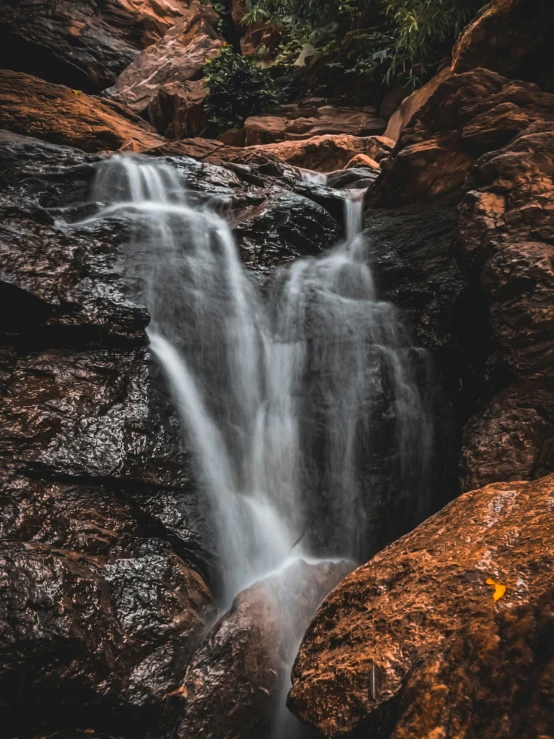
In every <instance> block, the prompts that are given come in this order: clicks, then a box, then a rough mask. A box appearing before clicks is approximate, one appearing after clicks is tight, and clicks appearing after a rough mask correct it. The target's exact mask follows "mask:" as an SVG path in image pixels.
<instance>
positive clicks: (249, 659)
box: [177, 560, 351, 739]
mask: <svg viewBox="0 0 554 739" xmlns="http://www.w3.org/2000/svg"><path fill="white" fill-rule="evenodd" d="M350 569H351V568H350V567H349V566H348V564H346V563H344V562H343V563H336V564H335V563H332V562H322V563H319V564H315V565H309V564H307V563H306V562H304V561H302V560H298V561H296V562H294V563H293V564H291V565H289V566H288V567H287V568H285V569H284V570H283V572H281V573H279V574H276V575H273V576H271V577H269V578H267V579H266V580H262V581H260V582H259V583H256V584H255V585H252V587H250V588H248V589H247V590H245V591H243V592H242V593H240V595H238V596H237V597H236V598H235V600H234V602H233V605H232V607H231V609H230V610H229V611H228V612H227V613H226V614H225V615H224V616H223V617H222V618H221V619H220V621H219V622H218V623H217V624H216V625H215V626H214V628H213V629H212V631H211V632H210V633H209V634H208V636H207V637H206V639H205V641H204V642H203V643H202V644H201V645H200V647H199V648H198V650H197V651H196V653H195V654H194V656H193V657H192V660H191V663H190V665H189V667H188V670H187V674H186V676H185V679H184V682H183V685H182V687H181V688H180V691H179V692H180V694H181V696H182V698H183V701H184V706H183V711H182V721H181V724H180V728H179V730H178V732H177V737H182V739H188V737H192V736H198V737H200V736H201V737H205V738H206V739H256V737H259V736H261V735H264V731H265V732H268V731H270V729H271V721H272V719H273V718H274V716H275V713H276V707H277V702H278V700H279V699H280V698H281V699H282V698H283V688H284V687H287V686H288V677H289V675H288V673H289V671H290V666H291V662H292V659H293V657H294V653H295V651H296V648H297V645H298V642H299V640H300V639H301V638H302V635H303V634H304V631H305V630H306V627H307V626H308V624H309V622H310V619H311V617H312V615H313V613H314V611H315V610H316V608H317V607H318V605H319V604H320V603H321V601H322V600H323V598H324V597H325V596H326V595H327V593H328V592H329V591H330V590H331V589H332V588H333V587H334V586H335V585H336V584H337V583H338V582H339V581H340V580H342V578H343V577H344V576H345V575H346V573H347V572H348V571H349V570H350ZM283 708H284V706H283Z"/></svg>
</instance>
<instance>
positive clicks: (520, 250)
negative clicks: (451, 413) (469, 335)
mask: <svg viewBox="0 0 554 739" xmlns="http://www.w3.org/2000/svg"><path fill="white" fill-rule="evenodd" d="M553 173H554V124H552V123H547V124H540V125H539V124H537V125H535V126H531V127H530V128H529V129H527V130H526V131H524V132H523V133H522V134H521V135H520V136H518V137H517V138H516V139H515V140H514V141H513V142H511V143H510V144H508V145H507V146H506V147H504V148H502V149H500V150H499V151H496V152H494V153H490V154H487V155H486V156H484V157H482V158H481V159H480V160H479V161H478V162H477V163H476V165H475V167H474V168H473V170H472V171H471V174H470V177H469V179H468V183H467V186H468V188H470V189H469V192H468V193H467V195H466V196H465V198H464V200H463V201H462V205H461V207H460V215H459V225H458V238H457V253H458V256H459V258H460V260H461V262H462V264H463V266H464V268H465V269H466V270H467V272H468V274H469V276H470V279H471V280H472V281H474V282H475V283H477V284H478V286H479V289H480V290H481V291H482V295H483V297H484V302H485V304H486V306H487V312H486V314H484V315H483V319H484V320H488V322H489V325H490V333H491V340H492V350H493V351H492V352H491V356H490V359H489V362H488V363H489V367H488V372H489V374H492V375H496V376H499V377H501V378H503V384H504V385H506V384H507V385H508V387H507V388H506V389H504V390H503V391H502V393H501V394H500V395H499V396H497V397H495V398H494V400H493V401H492V403H491V404H490V405H488V406H486V407H485V408H484V409H483V410H482V411H481V412H480V413H479V414H477V415H476V416H475V417H474V418H473V419H472V421H471V422H470V425H469V426H468V428H467V429H466V432H465V441H464V447H463V452H462V454H463V468H464V475H465V480H464V485H465V487H466V489H467V488H468V487H472V486H475V485H481V484H484V483H486V482H491V481H492V480H513V479H518V478H519V479H520V478H522V477H523V478H533V477H536V476H538V475H540V474H545V473H546V472H548V471H552V470H554V413H553V411H554V386H553V380H552V377H551V368H552V362H553V359H554V309H553V296H554V271H553V268H552V255H553V247H552V234H554V209H553V207H552V204H551V199H552V197H551V194H552V175H553Z"/></svg>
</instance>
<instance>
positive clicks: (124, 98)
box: [107, 2, 223, 114]
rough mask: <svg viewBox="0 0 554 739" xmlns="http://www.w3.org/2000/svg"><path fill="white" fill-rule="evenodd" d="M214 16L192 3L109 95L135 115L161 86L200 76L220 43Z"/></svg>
mask: <svg viewBox="0 0 554 739" xmlns="http://www.w3.org/2000/svg"><path fill="white" fill-rule="evenodd" d="M217 20H218V16H217V13H215V11H214V10H213V9H212V8H211V7H210V6H209V5H201V4H200V3H198V2H192V3H191V5H190V7H189V9H188V11H187V13H186V15H184V16H183V17H182V18H181V19H180V20H179V21H177V23H175V25H174V26H173V27H172V28H171V29H170V30H169V31H168V32H167V33H166V34H165V36H164V37H163V38H162V39H161V40H160V41H159V42H158V43H157V44H154V45H153V46H150V47H149V48H147V49H145V50H144V51H143V52H142V53H141V54H139V56H138V57H137V58H136V59H135V60H134V61H133V62H132V64H130V65H129V66H128V67H127V69H125V71H124V72H123V73H122V74H121V75H120V76H119V77H118V78H117V80H116V82H115V85H114V86H113V87H112V88H110V89H109V90H108V93H107V94H108V95H109V96H110V97H111V98H112V99H113V100H116V101H117V102H120V103H123V104H125V105H126V106H127V107H128V108H130V109H131V110H132V111H134V112H135V113H141V114H144V113H145V112H146V111H147V110H148V107H149V105H150V104H151V103H153V101H155V100H156V98H157V96H158V94H159V93H160V90H162V88H164V86H166V85H169V84H172V85H173V89H174V87H175V84H176V83H179V84H184V83H187V82H190V81H194V80H198V79H200V78H201V77H202V75H203V68H204V65H205V64H206V62H207V61H208V60H209V59H211V58H213V57H214V56H215V55H216V54H217V52H218V51H219V49H220V48H221V46H222V44H223V39H222V37H221V36H220V35H219V33H217V31H216V30H214V27H216V26H217Z"/></svg>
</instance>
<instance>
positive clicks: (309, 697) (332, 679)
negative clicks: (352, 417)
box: [289, 476, 554, 739]
mask: <svg viewBox="0 0 554 739" xmlns="http://www.w3.org/2000/svg"><path fill="white" fill-rule="evenodd" d="M553 493H554V477H552V476H551V477H547V478H544V479H542V480H540V481H537V482H533V483H521V482H519V483H500V484H496V485H490V486H488V487H486V488H483V489H481V490H476V491H473V492H470V493H466V494H465V495H463V496H461V497H460V498H457V499H456V500H455V501H453V502H452V503H451V504H450V505H448V506H447V507H446V508H445V509H444V510H442V511H441V512H440V513H438V514H436V515H435V516H433V517H432V518H430V519H429V520H428V521H426V522H425V523H423V524H422V525H420V526H419V527H418V528H417V529H416V530H415V531H414V532H412V533H411V534H408V535H407V536H405V537H403V538H402V539H400V540H399V541H397V542H395V543H394V544H392V545H391V546H390V547H388V548H387V549H385V550H384V551H383V552H381V553H380V554H378V555H377V556H375V557H374V558H373V559H372V560H370V562H368V563H367V564H366V565H364V566H362V567H360V568H359V569H358V570H356V571H355V572H354V573H352V574H351V575H349V576H348V577H347V578H346V579H345V580H344V581H343V582H342V583H341V584H340V585H339V586H338V587H337V588H335V590H334V591H333V592H332V593H331V595H330V596H329V597H328V598H327V599H326V600H325V602H324V603H323V605H322V606H321V608H320V609H319V611H318V612H317V614H316V616H315V618H314V619H313V621H312V623H311V625H310V626H309V628H308V631H307V632H306V636H305V638H304V641H303V643H302V646H301V648H300V652H299V654H298V657H297V660H296V663H295V666H294V669H293V687H292V690H291V693H290V696H289V701H290V705H291V707H292V708H293V710H294V712H295V713H296V714H297V715H298V716H299V717H300V718H301V719H302V720H303V721H306V722H307V723H309V724H310V725H311V726H313V727H315V728H316V729H317V730H318V731H319V732H321V733H322V734H323V736H325V737H340V736H352V735H354V732H358V733H359V734H360V735H362V734H363V735H365V736H368V735H373V733H376V734H377V733H378V732H381V733H382V734H383V735H386V736H394V737H398V739H399V738H400V737H402V739H404V738H405V737H408V736H409V737H413V736H423V735H425V736H435V735H436V736H443V735H444V736H446V735H449V734H448V732H450V731H451V730H452V727H453V726H464V727H468V728H469V727H472V728H473V731H468V733H467V736H468V737H472V739H474V738H475V739H477V737H479V738H481V737H482V736H487V737H497V736H506V737H512V736H538V735H539V734H541V729H542V727H544V726H545V725H546V726H552V723H553V721H554V713H553V711H552V709H553V705H552V701H551V700H547V701H543V703H542V708H539V704H538V701H539V700H540V699H539V696H540V691H541V688H542V686H544V685H545V683H544V682H543V680H544V679H545V678H546V674H545V673H544V672H542V671H541V668H540V667H539V666H540V665H541V664H544V661H543V660H545V659H546V657H547V655H546V654H545V653H544V646H543V644H549V642H548V641H546V642H543V643H541V639H540V638H536V637H535V634H538V633H540V634H543V635H544V637H546V638H548V636H549V630H551V617H550V624H549V613H551V605H549V604H550V603H551V601H550V596H547V595H546V593H548V591H550V590H551V589H552V587H553V574H552V573H553V572H554V568H553V565H554V554H553V552H552V547H551V544H550V542H551V539H552V536H553V535H554V517H553V516H552V510H551V509H552V495H553ZM487 580H491V581H494V582H495V583H499V584H500V585H503V586H506V589H505V592H504V594H503V597H501V598H500V599H498V600H497V601H495V600H493V594H494V593H496V592H497V588H496V587H495V586H494V585H491V584H489V583H487ZM498 594H502V590H500V591H499V593H498ZM543 596H544V598H545V600H544V601H543V600H542V598H543ZM545 608H546V609H547V610H544V609H545ZM549 608H550V611H549V610H548V609H549ZM520 609H523V610H520ZM525 614H529V618H527V619H526V618H522V617H524V616H525ZM531 614H532V615H531ZM541 614H542V615H541ZM530 618H531V619H533V620H531V621H530ZM517 623H519V624H520V627H518V626H516V624H517ZM511 624H513V625H514V626H513V628H512V627H511ZM534 624H536V625H537V626H536V627H535V626H534ZM518 633H520V634H521V635H522V637H523V639H524V641H526V643H527V647H528V648H527V649H523V648H522V646H523V645H522V643H521V641H520V638H521V637H518ZM495 634H498V635H500V636H501V637H502V636H503V637H504V639H505V641H504V642H503V643H502V642H501V643H500V644H499V643H498V641H496V639H495ZM478 635H481V637H482V638H478ZM489 636H490V639H489ZM476 638H477V641H476V642H475V641H473V640H474V639H476ZM468 640H469V642H468ZM468 643H469V644H472V643H475V645H476V649H477V659H476V658H475V656H474V652H473V650H470V649H463V647H464V645H466V644H468ZM487 644H488V646H489V648H487V649H486V655H485V654H484V650H485V648H486V647H487ZM548 655H549V656H548V659H550V655H551V652H549V653H548ZM508 662H509V668H508V669H509V672H508V673H507V674H503V673H502V670H503V669H506V668H507V665H508ZM547 664H549V663H548V662H547ZM481 665H483V667H484V670H482V669H481ZM548 669H550V666H549V667H548ZM492 675H498V676H500V675H503V679H502V680H496V682H495V683H494V691H493V692H494V695H492V694H491V676H492ZM469 676H471V677H469ZM460 679H461V680H462V684H461V685H460ZM469 679H470V680H471V682H470V683H469V684H470V686H471V687H469V688H468V689H469V690H470V691H471V692H470V694H471V695H475V696H479V700H476V701H471V700H469V701H468V700H467V699H466V698H465V696H467V694H468V693H467V690H466V685H467V684H468V683H467V681H468V680H469ZM462 696H464V699H463V700H462V699H461V697H462ZM482 701H488V702H489V703H490V704H491V705H492V706H493V708H494V710H493V712H492V713H491V715H488V714H487V712H486V705H487V703H486V702H485V705H483V703H482ZM516 706H517V708H516ZM446 722H447V723H446ZM518 724H519V726H522V727H525V729H526V730H527V731H529V732H530V733H523V734H521V733H519V732H518V731H517V730H516V727H517V726H518ZM422 726H426V727H427V726H428V727H429V729H430V733H428V734H427V733H425V732H424V733H421V731H422ZM446 727H448V728H446ZM482 727H487V733H486V734H482V733H481V731H482V730H483V729H482ZM431 729H434V731H432V730H431ZM358 733H356V736H357V735H358Z"/></svg>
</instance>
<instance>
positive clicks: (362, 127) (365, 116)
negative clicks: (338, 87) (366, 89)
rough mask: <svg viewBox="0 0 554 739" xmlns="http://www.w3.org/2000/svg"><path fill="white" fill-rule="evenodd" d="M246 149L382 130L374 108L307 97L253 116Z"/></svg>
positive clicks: (248, 120) (248, 121)
mask: <svg viewBox="0 0 554 739" xmlns="http://www.w3.org/2000/svg"><path fill="white" fill-rule="evenodd" d="M244 128H245V133H246V146H257V145H259V144H274V143H277V142H279V141H301V140H303V139H308V138H312V137H313V136H327V135H332V136H340V135H347V136H372V135H376V136H378V135H380V134H382V133H383V132H384V130H385V122H384V121H383V120H381V119H380V118H378V117H377V115H376V112H375V108H371V107H367V108H345V107H335V106H333V105H322V104H321V102H320V101H317V100H315V101H311V100H310V98H307V99H306V100H303V101H302V102H301V103H298V104H291V105H286V106H282V107H280V108H276V109H275V110H274V111H272V112H271V113H270V114H266V115H261V116H252V117H251V118H247V119H246V122H245V124H244Z"/></svg>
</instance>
